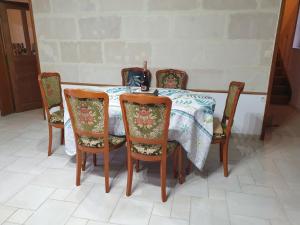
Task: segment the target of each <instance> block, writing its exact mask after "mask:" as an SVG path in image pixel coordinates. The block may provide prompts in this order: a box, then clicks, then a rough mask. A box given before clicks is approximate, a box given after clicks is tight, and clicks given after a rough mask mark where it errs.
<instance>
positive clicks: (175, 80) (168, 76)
mask: <svg viewBox="0 0 300 225" xmlns="http://www.w3.org/2000/svg"><path fill="white" fill-rule="evenodd" d="M157 76H158V87H160V88H171V89H181V88H182V89H183V88H184V87H183V85H184V84H183V75H182V74H181V73H176V72H175V71H174V72H173V71H172V72H165V73H160V74H158V75H157Z"/></svg>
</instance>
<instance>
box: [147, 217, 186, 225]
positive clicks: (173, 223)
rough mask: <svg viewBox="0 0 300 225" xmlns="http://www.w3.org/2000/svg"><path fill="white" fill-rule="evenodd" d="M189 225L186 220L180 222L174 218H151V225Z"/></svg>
mask: <svg viewBox="0 0 300 225" xmlns="http://www.w3.org/2000/svg"><path fill="white" fill-rule="evenodd" d="M157 224H163V225H188V222H187V221H185V220H179V219H174V218H168V217H161V216H151V219H150V223H149V225H157Z"/></svg>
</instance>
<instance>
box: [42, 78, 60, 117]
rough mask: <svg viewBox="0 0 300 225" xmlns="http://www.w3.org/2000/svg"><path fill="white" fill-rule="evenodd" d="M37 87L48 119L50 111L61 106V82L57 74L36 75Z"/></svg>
mask: <svg viewBox="0 0 300 225" xmlns="http://www.w3.org/2000/svg"><path fill="white" fill-rule="evenodd" d="M38 81H39V86H40V90H41V95H42V99H43V104H44V109H45V110H46V113H47V117H48V119H49V117H50V111H49V110H50V109H51V108H53V107H57V106H60V107H61V108H62V107H63V104H62V92H61V81H60V75H59V73H41V74H39V75H38Z"/></svg>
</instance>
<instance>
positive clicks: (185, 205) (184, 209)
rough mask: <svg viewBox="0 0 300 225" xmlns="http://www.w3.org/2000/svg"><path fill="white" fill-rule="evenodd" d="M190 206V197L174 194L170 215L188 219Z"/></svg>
mask: <svg viewBox="0 0 300 225" xmlns="http://www.w3.org/2000/svg"><path fill="white" fill-rule="evenodd" d="M190 208H191V197H190V196H187V195H178V194H175V196H174V200H173V206H172V211H171V217H174V218H179V219H184V220H189V217H190Z"/></svg>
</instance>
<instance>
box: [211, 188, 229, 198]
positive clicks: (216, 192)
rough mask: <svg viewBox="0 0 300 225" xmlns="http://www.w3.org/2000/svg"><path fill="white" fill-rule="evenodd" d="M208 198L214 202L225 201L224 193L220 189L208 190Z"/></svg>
mask: <svg viewBox="0 0 300 225" xmlns="http://www.w3.org/2000/svg"><path fill="white" fill-rule="evenodd" d="M209 198H210V199H216V200H225V199H226V192H225V191H224V190H222V189H217V188H209Z"/></svg>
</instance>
